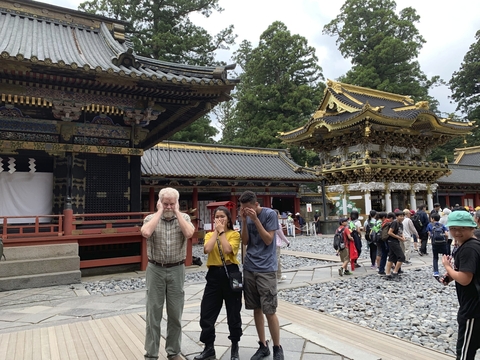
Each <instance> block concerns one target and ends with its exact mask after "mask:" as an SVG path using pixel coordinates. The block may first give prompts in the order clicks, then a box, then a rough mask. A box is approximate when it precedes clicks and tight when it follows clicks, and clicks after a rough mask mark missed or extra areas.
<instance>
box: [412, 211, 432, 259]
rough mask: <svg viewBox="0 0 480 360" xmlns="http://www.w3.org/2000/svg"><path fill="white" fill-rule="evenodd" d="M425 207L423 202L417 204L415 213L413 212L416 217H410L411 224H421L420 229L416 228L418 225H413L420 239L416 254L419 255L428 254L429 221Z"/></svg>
mask: <svg viewBox="0 0 480 360" xmlns="http://www.w3.org/2000/svg"><path fill="white" fill-rule="evenodd" d="M425 208H426V206H425V204H421V205H419V206H418V210H417V213H416V214H415V215H417V216H418V217H416V218H415V220H414V219H412V221H413V225H415V224H418V222H420V224H421V226H422V227H421V228H420V229H418V228H417V226H418V225H415V228H416V229H417V231H418V235H419V237H420V240H421V244H420V251H419V252H418V254H419V255H420V256H423V255H428V253H427V242H428V231H427V226H428V224H429V223H430V221H429V217H428V215H427V213H426V212H425ZM417 218H418V222H417V220H416V219H417Z"/></svg>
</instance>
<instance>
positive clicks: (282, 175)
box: [142, 142, 321, 225]
mask: <svg viewBox="0 0 480 360" xmlns="http://www.w3.org/2000/svg"><path fill="white" fill-rule="evenodd" d="M320 180H321V178H320V177H319V172H318V171H316V170H313V169H310V168H305V167H302V166H300V165H298V164H296V163H295V162H294V161H293V160H292V158H291V156H290V154H289V153H288V151H287V150H285V149H264V148H247V147H241V146H229V145H213V144H193V143H183V142H162V143H159V144H158V145H157V146H155V147H153V148H151V149H149V150H148V151H145V153H144V155H143V156H142V194H143V204H144V207H143V210H144V211H153V210H154V205H155V203H156V202H155V194H157V193H158V190H159V189H161V188H162V187H165V186H173V187H175V188H177V189H178V190H179V192H180V195H181V202H180V205H181V210H187V209H190V208H195V209H197V210H198V212H197V216H198V218H199V219H201V220H202V222H203V223H208V222H209V221H208V219H209V214H208V211H207V204H208V203H210V202H219V201H230V202H232V203H233V204H235V205H236V206H238V205H239V204H238V198H239V196H240V194H241V193H242V192H243V191H245V190H252V191H254V192H255V193H256V194H257V197H258V202H259V203H260V205H261V206H265V207H271V208H276V209H278V210H279V211H280V212H286V211H291V212H293V213H296V212H302V213H303V212H304V211H303V210H304V209H302V207H301V197H302V194H303V193H304V191H303V188H302V187H301V185H306V184H313V186H314V187H315V186H317V185H318V183H319V181H320ZM316 207H317V208H318V209H320V206H319V205H318V203H317V204H316ZM232 210H233V211H232V216H233V218H236V214H237V211H236V208H233V209H232ZM200 225H203V224H200Z"/></svg>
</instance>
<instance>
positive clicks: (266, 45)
mask: <svg viewBox="0 0 480 360" xmlns="http://www.w3.org/2000/svg"><path fill="white" fill-rule="evenodd" d="M234 60H235V61H236V62H237V64H239V65H240V66H241V67H242V69H243V73H242V74H240V80H241V82H240V85H239V86H238V88H237V93H236V100H237V105H236V109H235V112H234V114H233V116H232V117H231V118H230V119H228V120H227V121H226V123H225V124H224V128H225V129H227V130H228V131H225V130H224V132H223V137H222V143H226V144H233V145H242V146H254V147H269V148H280V147H284V145H283V144H281V141H280V140H279V139H278V138H277V137H276V136H277V135H278V132H280V131H289V130H292V129H294V128H297V127H299V126H301V125H302V124H304V123H305V122H306V121H307V120H308V119H309V117H310V116H311V114H312V113H313V112H314V111H315V109H316V107H317V106H318V104H319V102H320V100H321V96H322V91H323V89H324V84H323V83H322V82H321V80H323V75H322V69H321V67H320V66H319V65H318V59H317V57H316V55H315V49H314V48H313V47H311V46H308V42H307V40H306V39H305V38H304V37H302V36H300V35H296V34H294V35H292V34H291V33H290V31H289V30H288V29H287V27H286V26H285V25H284V24H283V23H282V22H278V21H277V22H274V23H273V24H271V25H270V26H269V27H268V28H267V30H265V32H263V33H262V34H261V36H260V40H259V44H258V46H257V47H255V48H253V47H252V45H251V43H249V42H248V41H243V42H242V43H241V45H240V48H239V50H238V51H237V52H236V53H235V54H234ZM293 153H294V151H292V154H293ZM298 153H299V154H303V155H302V156H306V155H305V152H301V151H299V152H298ZM294 158H295V160H296V161H297V162H299V163H300V164H302V165H303V164H304V159H302V157H301V156H295V157H294ZM314 160H315V159H313V160H312V161H314ZM302 161H303V162H302ZM309 165H313V164H310V163H309Z"/></svg>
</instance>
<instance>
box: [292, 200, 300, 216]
mask: <svg viewBox="0 0 480 360" xmlns="http://www.w3.org/2000/svg"><path fill="white" fill-rule="evenodd" d="M294 208H295V210H294V211H293V214H294V215H295V214H296V213H297V212H298V213H299V212H300V198H299V197H297V196H295V200H294Z"/></svg>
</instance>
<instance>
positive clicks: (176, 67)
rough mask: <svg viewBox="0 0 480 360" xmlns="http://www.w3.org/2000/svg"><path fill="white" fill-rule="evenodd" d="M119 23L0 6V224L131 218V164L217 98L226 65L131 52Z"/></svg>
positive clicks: (136, 195) (134, 196)
mask: <svg viewBox="0 0 480 360" xmlns="http://www.w3.org/2000/svg"><path fill="white" fill-rule="evenodd" d="M125 25H126V24H125V23H124V22H121V21H119V20H113V19H108V18H105V17H102V16H95V15H91V14H86V13H83V12H80V11H75V10H70V9H66V8H61V7H57V6H52V5H49V4H45V3H40V2H36V1H29V0H15V1H9V0H0V198H1V199H2V201H0V216H12V215H32V214H33V215H37V214H51V213H54V214H58V213H61V211H62V210H63V208H64V206H65V201H66V199H67V197H69V198H71V201H72V206H73V210H74V212H75V213H106V212H110V213H111V212H126V211H140V209H141V183H140V179H141V170H140V169H141V156H142V154H143V151H144V150H145V149H148V148H150V147H151V146H153V145H155V144H157V143H158V142H160V141H162V140H163V139H168V138H169V137H170V136H171V135H173V134H174V133H175V132H176V131H178V130H180V129H182V128H184V127H185V126H187V125H189V124H190V123H192V122H193V121H194V120H196V119H197V118H199V117H201V116H203V115H205V114H206V113H207V112H209V111H210V109H211V108H212V107H213V106H215V105H216V104H218V103H219V102H222V101H226V100H228V99H229V93H230V92H231V91H232V90H233V88H234V86H235V84H236V81H235V80H232V79H229V78H228V76H227V70H229V69H233V68H234V66H223V67H199V66H190V65H181V64H174V63H168V62H163V61H158V60H155V59H151V58H146V57H142V56H139V55H137V54H135V53H134V52H133V51H132V48H131V44H130V43H129V40H128V38H127V37H126V35H125V32H124V30H125Z"/></svg>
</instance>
